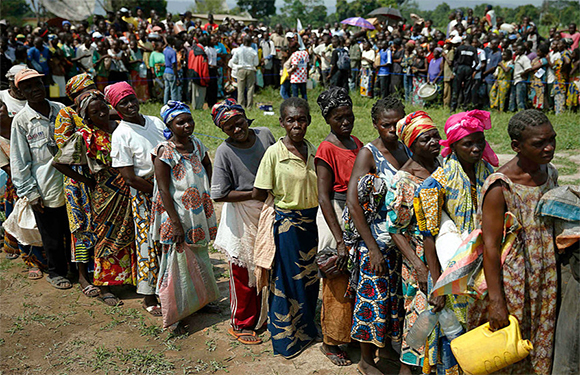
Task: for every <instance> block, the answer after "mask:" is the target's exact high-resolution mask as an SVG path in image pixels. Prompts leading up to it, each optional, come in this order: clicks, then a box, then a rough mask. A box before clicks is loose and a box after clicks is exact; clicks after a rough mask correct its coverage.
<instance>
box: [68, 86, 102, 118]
mask: <svg viewBox="0 0 580 375" xmlns="http://www.w3.org/2000/svg"><path fill="white" fill-rule="evenodd" d="M95 99H102V100H103V101H104V100H105V95H103V93H102V92H100V91H99V90H90V91H87V92H84V93H82V94H81V95H79V96H77V97H76V98H75V104H76V105H77V113H78V114H79V116H80V117H81V118H82V119H83V120H85V121H86V122H87V123H88V122H89V118H88V116H89V114H88V113H87V111H88V108H89V104H91V102H92V101H93V100H95Z"/></svg>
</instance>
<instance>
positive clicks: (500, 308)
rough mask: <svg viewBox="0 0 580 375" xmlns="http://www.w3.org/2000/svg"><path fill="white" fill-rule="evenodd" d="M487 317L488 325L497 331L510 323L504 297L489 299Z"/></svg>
mask: <svg viewBox="0 0 580 375" xmlns="http://www.w3.org/2000/svg"><path fill="white" fill-rule="evenodd" d="M487 311H488V319H489V327H490V328H491V330H492V331H497V330H498V329H501V328H503V327H507V326H509V325H510V321H509V311H508V309H507V306H506V303H505V299H504V298H501V299H497V300H492V299H490V300H489V308H488V309H487Z"/></svg>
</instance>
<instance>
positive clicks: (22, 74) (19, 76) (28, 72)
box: [14, 68, 44, 87]
mask: <svg viewBox="0 0 580 375" xmlns="http://www.w3.org/2000/svg"><path fill="white" fill-rule="evenodd" d="M36 77H44V74H40V73H38V72H37V71H36V70H34V69H28V68H26V69H22V70H21V71H19V72H18V73H16V76H14V83H15V84H16V87H18V85H19V84H20V82H22V81H26V80H29V79H31V78H36Z"/></svg>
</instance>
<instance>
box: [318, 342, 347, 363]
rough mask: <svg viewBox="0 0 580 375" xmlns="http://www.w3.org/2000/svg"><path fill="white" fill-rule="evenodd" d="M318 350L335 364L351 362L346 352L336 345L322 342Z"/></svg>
mask: <svg viewBox="0 0 580 375" xmlns="http://www.w3.org/2000/svg"><path fill="white" fill-rule="evenodd" d="M320 351H321V352H322V354H324V355H325V356H326V358H328V359H330V362H332V363H333V364H335V365H336V366H349V365H351V364H352V362H351V360H350V359H348V356H347V354H346V352H345V351H344V350H342V349H340V347H339V346H338V345H327V344H324V343H323V344H322V345H321V346H320Z"/></svg>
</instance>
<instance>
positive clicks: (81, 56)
mask: <svg viewBox="0 0 580 375" xmlns="http://www.w3.org/2000/svg"><path fill="white" fill-rule="evenodd" d="M84 38H85V39H84V42H83V43H82V44H81V45H79V46H78V47H77V51H76V55H75V56H76V57H75V58H74V59H72V60H73V61H78V63H79V66H80V67H81V69H83V70H84V71H85V72H86V73H94V71H95V69H94V67H93V54H94V53H95V51H96V50H97V48H96V47H95V45H94V43H92V41H91V38H90V37H88V36H85V37H84Z"/></svg>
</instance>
